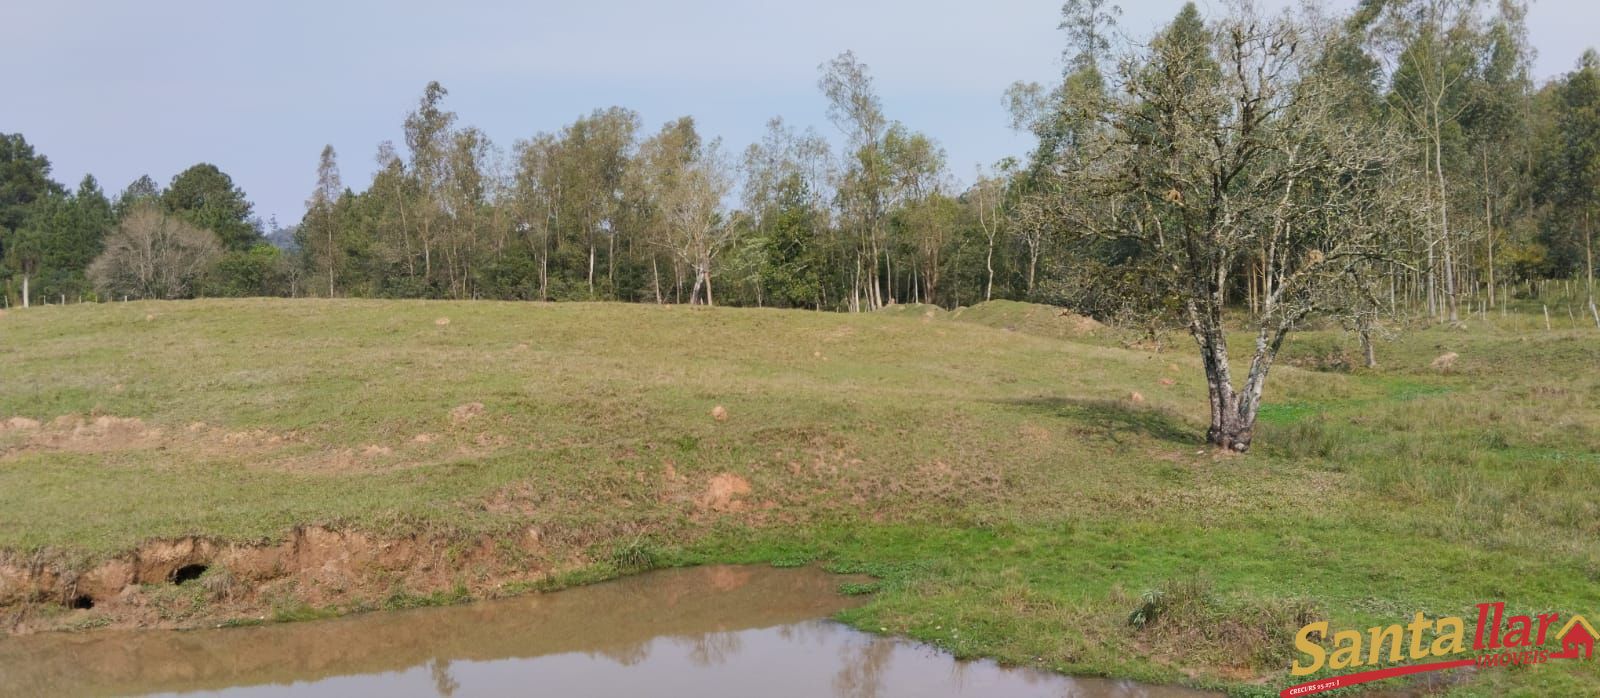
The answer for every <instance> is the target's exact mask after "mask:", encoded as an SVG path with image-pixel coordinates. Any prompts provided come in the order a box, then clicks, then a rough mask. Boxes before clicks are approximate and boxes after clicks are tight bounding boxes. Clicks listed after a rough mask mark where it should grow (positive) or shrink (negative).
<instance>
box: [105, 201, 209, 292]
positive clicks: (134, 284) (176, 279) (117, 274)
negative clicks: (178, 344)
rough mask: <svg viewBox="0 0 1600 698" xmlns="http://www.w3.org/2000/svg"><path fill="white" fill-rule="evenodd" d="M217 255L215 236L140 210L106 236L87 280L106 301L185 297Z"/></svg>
mask: <svg viewBox="0 0 1600 698" xmlns="http://www.w3.org/2000/svg"><path fill="white" fill-rule="evenodd" d="M220 257H222V244H221V242H220V241H219V240H218V239H217V235H216V233H213V232H211V231H209V230H202V229H200V228H197V227H195V226H194V225H193V224H191V223H189V222H188V221H185V220H183V219H180V218H178V217H176V216H173V215H170V214H168V213H166V212H165V211H162V210H160V209H159V208H156V207H154V206H141V207H139V208H136V209H134V210H133V211H130V212H129V213H128V215H127V216H125V217H124V218H123V219H122V221H121V222H120V223H118V224H117V227H116V229H115V230H113V231H112V232H111V234H110V235H109V236H107V237H106V244H105V251H104V252H102V253H100V256H99V257H98V258H96V259H95V260H94V263H93V264H91V265H89V278H90V279H91V280H92V281H93V282H94V286H95V289H96V290H98V291H99V292H100V293H102V294H105V295H106V296H108V297H116V296H133V297H135V298H160V299H173V298H185V297H188V296H190V295H192V294H193V293H194V291H195V289H196V287H197V284H198V283H199V282H200V281H201V279H202V278H203V277H204V276H205V275H206V273H207V272H209V271H211V268H212V266H213V265H214V264H216V262H217V260H218V259H219V258H220Z"/></svg>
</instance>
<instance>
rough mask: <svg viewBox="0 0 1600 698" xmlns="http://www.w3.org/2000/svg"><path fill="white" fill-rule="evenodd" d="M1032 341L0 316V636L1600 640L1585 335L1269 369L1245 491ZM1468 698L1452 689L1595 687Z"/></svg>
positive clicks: (295, 311)
mask: <svg viewBox="0 0 1600 698" xmlns="http://www.w3.org/2000/svg"><path fill="white" fill-rule="evenodd" d="M1039 307H1041V306H1035V307H1030V306H1026V305H1021V304H1017V305H1015V306H1007V305H1004V304H1002V305H1000V306H994V307H989V308H974V309H970V310H968V311H966V312H964V313H963V315H962V317H961V318H960V319H959V320H957V319H956V318H950V317H942V316H940V315H939V314H938V313H934V314H933V316H932V317H929V316H927V314H926V313H920V312H909V311H908V312H900V313H875V314H865V315H841V314H821V313H813V312H804V311H776V310H759V309H729V308H718V309H710V310H706V309H690V308H683V307H672V308H667V307H656V306H642V305H618V304H560V305H544V304H530V303H492V302H471V303H452V302H425V301H357V300H338V301H327V300H238V301H212V300H207V301H190V302H171V303H163V302H147V303H127V304H121V303H117V304H104V305H83V306H67V307H58V306H52V307H43V308H33V309H29V310H28V311H12V312H9V313H6V314H5V315H4V316H0V551H7V552H3V553H0V614H3V615H0V621H3V622H4V625H5V626H6V627H7V628H8V629H11V630H14V631H18V630H20V631H26V630H31V629H44V628H93V627H102V626H106V625H110V626H159V627H186V626H194V625H200V624H211V623H215V622H218V621H229V620H233V619H238V618H241V617H249V618H252V619H254V618H258V617H272V618H278V619H285V620H288V619H297V618H306V617H318V616H323V615H329V614H337V613H344V612H349V611H353V610H366V609H372V608H383V607H395V606H407V605H416V604H426V603H444V602H450V601H455V600H460V599H464V598H469V597H485V596H496V595H502V594H509V593H517V592H520V591H525V590H529V589H542V588H554V587H559V586H561V585H564V584H571V583H578V582H582V581H586V580H590V579H596V578H601V577H605V576H610V575H615V574H619V573H625V572H629V571H634V570H638V569H643V568H647V567H650V566H658V565H675V564H689V563H697V562H711V561H726V562H772V563H777V564H798V563H803V562H807V561H823V562H826V563H828V564H829V565H830V566H832V567H834V568H836V569H841V570H849V571H856V572H867V573H871V574H874V575H876V576H878V577H880V578H881V579H882V582H881V584H879V585H878V586H877V596H876V598H875V600H874V602H873V603H871V604H869V605H867V606H865V607H863V608H862V609H859V610H856V611H852V612H851V613H850V614H849V615H848V616H847V620H848V621H849V622H852V623H854V624H856V625H857V626H859V627H864V628H870V629H877V630H879V631H881V632H889V633H896V634H904V635H909V636H912V637H915V638H918V639H921V640H924V641H927V642H931V643H934V644H936V645H939V646H941V647H945V648H947V649H950V650H952V651H954V652H956V653H958V654H960V655H963V656H975V655H981V656H992V657H998V658H1001V659H1003V660H1006V661H1010V662H1017V663H1025V664H1033V665H1038V666H1042V667H1046V668H1051V669H1055V670H1059V671H1068V672H1085V673H1095V674H1107V675H1116V676H1129V677H1134V678H1141V679H1145V680H1153V681H1169V682H1177V681H1181V682H1185V683H1193V684H1198V685H1207V686H1219V687H1230V688H1233V689H1235V690H1240V691H1254V690H1257V689H1260V688H1261V687H1262V686H1274V685H1279V684H1282V683H1285V680H1286V678H1287V677H1286V675H1285V671H1286V667H1287V666H1288V663H1289V661H1290V660H1291V659H1292V658H1293V656H1294V653H1293V645H1292V635H1293V632H1294V630H1295V629H1297V628H1298V627H1299V625H1300V624H1301V623H1303V622H1304V619H1305V618H1308V617H1319V618H1323V617H1325V618H1329V619H1331V620H1333V621H1334V622H1335V623H1336V624H1342V625H1344V626H1351V627H1356V626H1358V627H1366V625H1360V624H1364V623H1376V622H1383V623H1388V622H1394V620H1395V619H1396V618H1400V617H1401V616H1404V617H1405V618H1409V614H1410V613H1411V612H1412V611H1414V610H1420V611H1423V612H1426V613H1429V614H1442V613H1462V612H1465V611H1466V610H1469V609H1470V608H1471V607H1472V605H1473V604H1476V603H1480V602H1482V601H1484V600H1487V599H1495V600H1504V601H1507V602H1508V603H1509V604H1510V605H1511V606H1512V607H1513V608H1516V609H1521V610H1538V609H1559V610H1563V611H1567V612H1574V611H1577V612H1582V611H1589V612H1593V609H1594V608H1596V607H1600V591H1597V585H1596V584H1595V583H1594V580H1596V579H1600V577H1597V576H1596V575H1600V543H1596V541H1597V540H1600V516H1596V513H1597V509H1596V506H1595V502H1596V501H1600V496H1597V495H1600V478H1597V477H1595V476H1596V475H1597V474H1600V470H1597V468H1600V461H1597V460H1596V459H1595V458H1594V456H1593V454H1594V453H1595V452H1597V451H1600V443H1596V440H1597V438H1600V437H1597V436H1596V434H1600V399H1597V397H1600V376H1596V375H1595V374H1594V373H1593V372H1592V371H1590V372H1585V370H1584V368H1583V367H1584V366H1589V367H1591V368H1592V366H1593V365H1596V363H1595V362H1596V361H1600V348H1597V347H1596V346H1595V344H1594V343H1593V341H1592V336H1591V335H1588V334H1580V333H1579V332H1578V331H1576V330H1574V331H1571V332H1552V333H1538V334H1530V330H1529V329H1528V328H1529V327H1531V326H1532V325H1531V324H1530V323H1520V324H1511V325H1507V326H1506V327H1505V328H1504V329H1494V328H1485V329H1483V330H1482V331H1481V332H1479V333H1477V334H1473V335H1465V334H1459V333H1455V334H1452V333H1449V332H1448V331H1443V330H1438V331H1435V330H1430V331H1426V332H1422V333H1417V334H1415V335H1410V336H1407V337H1404V338H1403V339H1401V340H1400V341H1399V342H1396V343H1393V344H1387V345H1385V347H1384V360H1385V361H1386V366H1392V367H1393V368H1386V369H1385V370H1384V371H1379V372H1357V373H1353V374H1329V373H1313V372H1306V371H1297V370H1293V369H1288V368H1283V369H1279V370H1278V371H1276V372H1275V374H1274V377H1273V380H1272V383H1271V385H1270V386H1269V390H1268V392H1269V396H1268V400H1269V403H1270V404H1269V405H1268V407H1267V409H1266V410H1265V411H1264V413H1263V425H1262V427H1261V431H1262V433H1261V435H1260V437H1259V439H1258V446H1259V448H1258V449H1257V451H1256V452H1255V453H1252V454H1250V455H1248V456H1243V457H1235V456H1228V455H1223V454H1216V453H1213V452H1211V451H1209V450H1207V449H1204V448H1201V447H1199V446H1198V443H1199V441H1200V438H1199V437H1200V432H1201V430H1202V426H1201V425H1202V424H1203V422H1204V417H1205V412H1204V409H1205V407H1204V398H1205V394H1204V384H1203V382H1202V381H1201V376H1200V375H1199V371H1198V368H1197V367H1196V365H1195V362H1194V361H1193V360H1192V359H1190V358H1189V357H1188V356H1187V354H1186V353H1182V352H1166V353H1162V354H1152V353H1145V352H1136V351H1128V350H1123V349H1117V348H1107V347H1104V346H1095V345H1093V344H1090V343H1080V342H1077V341H1063V340H1062V339H1059V338H1053V337H1064V336H1067V333H1055V332H1054V331H1053V330H1037V329H1036V330H1035V331H1026V330H1023V329H1021V328H1020V327H1017V324H1018V323H1019V322H1021V323H1029V322H1042V323H1043V324H1044V326H1045V327H1046V328H1048V327H1051V326H1052V325H1053V324H1055V323H1057V322H1058V321H1060V320H1062V318H1060V317H1059V316H1049V317H1041V316H1040V315H1038V313H1039V312H1040V311H1039V310H1038V308H1039ZM968 315H971V317H968ZM1068 319H1070V318H1068ZM969 320H971V321H969ZM979 321H982V322H979ZM1011 329H1015V330H1016V331H1008V330H1011ZM1039 334H1044V335H1047V336H1039ZM1313 339H1315V340H1316V341H1317V342H1320V343H1337V342H1340V341H1342V340H1341V339H1340V338H1339V336H1337V335H1321V336H1317V337H1314V338H1313ZM1446 349H1448V350H1450V351H1452V352H1459V354H1460V356H1461V359H1460V361H1459V363H1457V364H1456V365H1455V366H1454V367H1453V368H1452V369H1450V370H1449V371H1444V372H1441V371H1439V370H1434V369H1430V368H1428V366H1429V362H1430V360H1431V359H1432V358H1433V357H1434V356H1436V355H1438V354H1439V353H1442V351H1444V350H1446ZM1530 356H1539V357H1545V358H1546V359H1547V361H1546V362H1545V363H1543V364H1541V363H1539V362H1534V361H1522V362H1521V363H1517V362H1515V361H1511V359H1513V358H1515V357H1524V358H1526V357H1530ZM1490 367H1498V368H1495V369H1494V370H1490ZM1330 561H1336V562H1330ZM191 578H192V579H191ZM1508 580H1514V581H1515V582H1516V583H1512V581H1508ZM1147 592H1148V593H1147ZM1152 604H1154V605H1152ZM71 605H78V606H90V605H92V606H93V607H92V608H80V609H78V610H70V609H68V608H65V607H64V606H71ZM1135 611H1138V612H1140V613H1142V614H1144V615H1142V616H1140V617H1149V616H1151V615H1152V614H1154V616H1155V617H1156V618H1158V620H1156V621H1152V622H1147V623H1146V624H1145V625H1144V626H1142V627H1137V628H1136V627H1133V626H1130V625H1129V624H1128V618H1129V617H1130V614H1131V613H1133V612H1135ZM252 622H254V621H252ZM1480 673H1481V674H1482V676H1480V677H1479V678H1476V679H1474V680H1473V681H1471V682H1468V683H1466V684H1463V685H1461V686H1457V687H1455V688H1454V689H1453V690H1454V691H1455V692H1456V693H1458V694H1461V695H1502V694H1505V693H1507V692H1512V691H1514V690H1538V691H1545V692H1547V691H1552V690H1553V691H1557V692H1560V693H1562V694H1564V695H1580V694H1582V693H1583V691H1584V689H1585V687H1587V686H1592V685H1594V680H1595V679H1596V678H1600V677H1597V675H1596V674H1597V672H1596V671H1595V669H1594V667H1593V664H1592V663H1584V664H1579V663H1570V664H1566V665H1559V666H1550V667H1539V668H1538V669H1536V670H1530V671H1523V672H1488V671H1486V672H1480ZM1530 687H1534V688H1530ZM1545 694H1548V693H1545Z"/></svg>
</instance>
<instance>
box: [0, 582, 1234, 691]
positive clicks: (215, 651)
mask: <svg viewBox="0 0 1600 698" xmlns="http://www.w3.org/2000/svg"><path fill="white" fill-rule="evenodd" d="M841 581H844V580H843V579H842V578H840V577H838V576H835V575H831V574H828V573H825V572H823V571H820V570H817V569H810V568H801V569H776V568H771V567H732V566H713V567H698V568H689V569H678V570H664V571H659V572H652V573H649V574H644V575H639V576H635V577H630V578H626V579H621V580H617V581H611V582H605V583H601V584H595V585H591V586H586V587H580V588H576V589H569V590H566V591H561V592H555V593H549V594H531V595H527V596H522V597H517V598H512V599H506V600H500V601H490V602H482V603H474V604H468V605H461V606H452V607H446V608H424V609H412V610H404V611H390V612H381V613H369V614H365V615H358V616H350V617H346V618H339V619H333V620H324V621H311V622H303V623H287V624H273V625H262V626H256V627H246V628H223V629H215V630H196V631H188V632H175V631H134V632H113V631H103V632H92V633H83V634H62V633H48V634H40V635H33V636H23V637H12V638H4V639H0V695H4V696H47V695H48V696H56V695H71V696H76V695H84V696H113V695H118V696H120V695H185V696H188V695H196V694H199V695H220V696H229V697H231V698H245V697H261V696H287V695H293V696H297V697H301V696H328V697H332V696H356V695H371V696H451V697H454V696H462V697H465V696H592V697H595V698H600V697H613V696H614V697H619V698H620V697H624V696H626V697H628V698H634V697H637V696H701V697H706V698H721V697H728V698H734V697H738V698H744V697H747V696H794V697H797V698H798V697H801V696H805V697H813V696H819V697H834V698H891V697H901V696H904V697H907V698H909V697H912V696H915V697H917V698H939V697H941V696H984V697H986V698H991V697H992V698H1014V697H1021V696H1041V697H1044V696H1049V697H1059V696H1072V697H1074V698H1097V697H1103V698H1110V697H1116V698H1140V697H1143V698H1191V697H1198V696H1208V695H1212V694H1207V693H1203V692H1198V691H1191V690H1186V689H1179V688H1167V687H1152V686H1142V685H1139V684H1135V683H1131V682H1125V681H1108V680H1100V679H1072V678H1067V677H1062V676H1057V675H1054V674H1049V673H1044V672H1039V671H1033V670H1028V669H1014V668H1003V667H999V666H997V665H995V664H993V663H991V662H963V661H957V660H956V659H954V658H952V657H951V656H950V655H948V654H944V653H942V652H939V651H937V650H934V649H932V648H929V647H927V646H924V645H919V644H917V643H913V642H909V641H905V640H898V639H891V638H883V637H878V636H875V635H870V634H867V633H862V632H859V631H856V630H852V629H850V628H848V627H846V626H844V625H841V624H838V623H835V622H833V621H830V620H827V617H828V616H830V615H832V614H834V613H836V612H838V611H840V610H843V609H845V608H848V607H850V606H852V605H855V604H858V603H861V602H862V601H863V599H861V598H859V597H847V596H843V595H841V594H839V593H838V587H839V585H840V583H841Z"/></svg>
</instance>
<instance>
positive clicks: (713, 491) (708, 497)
mask: <svg viewBox="0 0 1600 698" xmlns="http://www.w3.org/2000/svg"><path fill="white" fill-rule="evenodd" d="M748 494H750V481H749V480H746V479H744V478H742V477H739V476H738V475H734V474H732V473H723V474H721V475H717V476H715V477H713V478H711V481H710V482H709V483H706V491H705V494H703V495H701V496H700V500H699V502H697V503H698V504H699V505H700V508H701V509H704V510H708V511H715V512H734V511H743V510H744V508H745V504H746V503H745V501H744V499H743V498H744V496H745V495H748Z"/></svg>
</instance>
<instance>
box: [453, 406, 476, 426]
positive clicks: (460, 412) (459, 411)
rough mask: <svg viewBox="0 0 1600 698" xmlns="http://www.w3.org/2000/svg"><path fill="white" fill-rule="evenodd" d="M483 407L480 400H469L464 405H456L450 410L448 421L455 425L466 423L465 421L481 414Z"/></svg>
mask: <svg viewBox="0 0 1600 698" xmlns="http://www.w3.org/2000/svg"><path fill="white" fill-rule="evenodd" d="M483 409H484V408H483V403H481V402H469V403H466V404H464V405H456V406H455V407H454V408H453V409H451V410H450V423H451V424H454V425H456V426H461V425H463V424H466V423H467V422H470V421H472V420H474V419H476V418H478V417H479V416H481V415H482V414H483Z"/></svg>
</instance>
